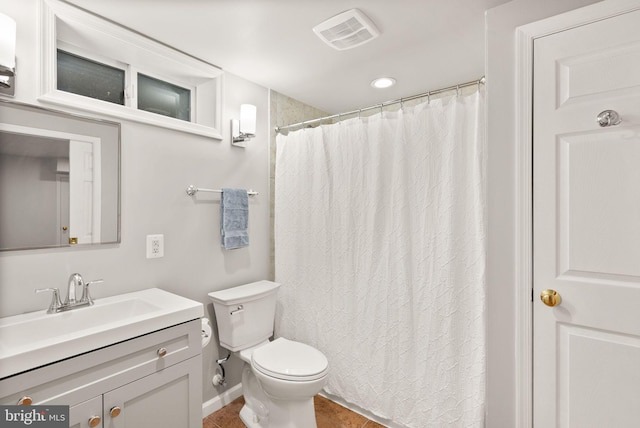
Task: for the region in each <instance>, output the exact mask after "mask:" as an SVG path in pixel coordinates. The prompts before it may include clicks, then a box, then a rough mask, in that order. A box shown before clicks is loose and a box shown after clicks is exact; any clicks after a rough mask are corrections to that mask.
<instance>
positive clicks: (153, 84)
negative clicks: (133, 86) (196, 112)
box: [138, 73, 191, 122]
mask: <svg viewBox="0 0 640 428" xmlns="http://www.w3.org/2000/svg"><path fill="white" fill-rule="evenodd" d="M138 108H139V109H140V110H145V111H149V112H152V113H157V114H161V115H164V116H169V117H174V118H176V119H181V120H186V121H187V122H188V121H190V120H191V91H190V90H189V89H186V88H182V87H180V86H176V85H172V84H171V83H168V82H165V81H163V80H158V79H154V78H153V77H149V76H145V75H144V74H140V73H138Z"/></svg>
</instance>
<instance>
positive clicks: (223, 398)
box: [202, 383, 242, 419]
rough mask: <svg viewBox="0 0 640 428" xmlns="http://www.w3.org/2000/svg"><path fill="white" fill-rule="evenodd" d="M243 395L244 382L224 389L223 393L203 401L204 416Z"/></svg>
mask: <svg viewBox="0 0 640 428" xmlns="http://www.w3.org/2000/svg"><path fill="white" fill-rule="evenodd" d="M241 396H242V383H239V384H237V385H235V386H232V387H231V388H229V389H227V390H226V391H224V392H223V393H222V394H220V395H217V396H215V397H213V398H212V399H211V400H209V401H205V402H204V403H202V418H203V419H204V418H206V417H207V416H209V415H210V414H211V413H213V412H217V411H218V410H220V409H222V408H223V407H224V406H226V405H227V404H229V403H231V402H232V401H233V400H235V399H236V398H238V397H241Z"/></svg>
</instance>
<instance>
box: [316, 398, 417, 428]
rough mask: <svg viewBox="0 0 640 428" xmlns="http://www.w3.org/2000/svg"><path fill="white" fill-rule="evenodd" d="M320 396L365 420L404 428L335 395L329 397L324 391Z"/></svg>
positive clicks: (392, 427)
mask: <svg viewBox="0 0 640 428" xmlns="http://www.w3.org/2000/svg"><path fill="white" fill-rule="evenodd" d="M319 395H321V396H323V397H324V398H326V399H328V400H331V401H333V402H334V403H336V404H339V405H341V406H342V407H346V408H347V409H349V410H351V411H352V412H355V413H358V414H360V415H362V416H364V417H365V418H367V419H369V420H372V421H374V422H377V423H379V424H380V425H382V426H385V427H388V428H406V427H405V426H404V425H400V424H399V423H396V422H393V421H390V420H389V419H384V418H381V417H379V416H376V415H374V414H373V413H371V412H369V411H368V410H365V409H363V408H362V407H360V406H356V405H355V404H352V403H348V402H346V401H345V400H343V399H342V398H340V397H338V396H336V395H331V394H328V393H326V392H325V391H324V390H323V391H321V392H320V394H319Z"/></svg>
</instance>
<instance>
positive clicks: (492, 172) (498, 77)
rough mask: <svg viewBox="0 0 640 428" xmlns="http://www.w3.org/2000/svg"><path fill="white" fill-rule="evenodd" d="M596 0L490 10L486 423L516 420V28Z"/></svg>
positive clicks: (553, 0) (541, 1)
mask: <svg viewBox="0 0 640 428" xmlns="http://www.w3.org/2000/svg"><path fill="white" fill-rule="evenodd" d="M596 2H597V0H562V1H557V0H536V1H530V0H513V1H511V2H509V3H505V4H504V5H502V6H498V7H496V8H494V9H490V10H489V11H487V13H486V47H487V49H486V52H487V59H486V76H487V120H488V122H487V142H488V153H489V155H488V156H489V160H488V165H487V186H488V189H487V190H488V192H487V197H488V210H489V220H488V234H487V236H488V252H489V256H488V266H487V290H488V291H487V292H488V295H487V314H488V319H487V322H488V327H487V328H488V350H487V351H488V352H487V354H488V366H487V371H488V379H487V424H486V426H487V427H489V428H502V427H504V428H511V427H515V426H517V424H516V402H515V399H516V372H515V370H516V366H515V350H516V331H515V322H516V313H515V307H516V305H515V288H514V284H515V237H516V230H515V218H516V205H515V204H516V200H515V184H516V163H517V159H516V147H515V29H516V27H519V26H521V25H524V24H528V23H531V22H534V21H538V20H541V19H544V18H547V17H550V16H554V15H557V14H560V13H562V12H566V11H569V10H573V9H577V8H579V7H582V6H586V5H589V4H592V3H596Z"/></svg>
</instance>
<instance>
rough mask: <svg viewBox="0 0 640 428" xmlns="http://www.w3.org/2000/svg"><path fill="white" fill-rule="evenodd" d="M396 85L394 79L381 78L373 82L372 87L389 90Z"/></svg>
mask: <svg viewBox="0 0 640 428" xmlns="http://www.w3.org/2000/svg"><path fill="white" fill-rule="evenodd" d="M395 84H396V79H394V78H393V77H379V78H378V79H375V80H374V81H373V82H371V86H373V87H374V88H377V89H384V88H389V87H391V86H393V85H395Z"/></svg>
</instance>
